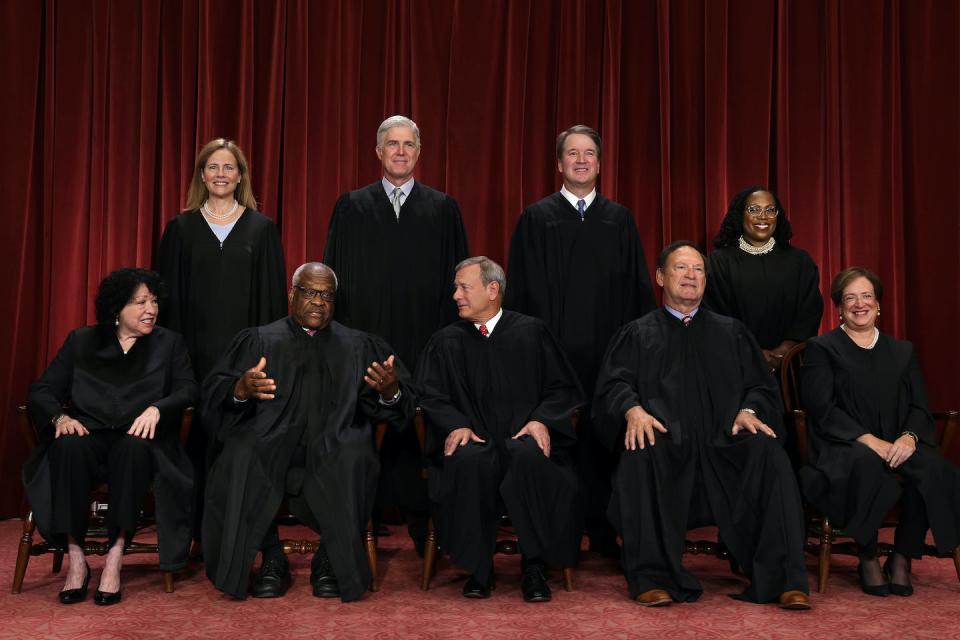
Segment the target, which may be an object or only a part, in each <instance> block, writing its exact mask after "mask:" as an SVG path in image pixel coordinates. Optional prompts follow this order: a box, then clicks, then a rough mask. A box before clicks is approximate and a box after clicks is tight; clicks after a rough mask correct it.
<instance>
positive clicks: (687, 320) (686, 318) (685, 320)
mask: <svg viewBox="0 0 960 640" xmlns="http://www.w3.org/2000/svg"><path fill="white" fill-rule="evenodd" d="M682 320H683V326H685V327H689V326H690V323H691V322H693V317H692V316H683V318H682Z"/></svg>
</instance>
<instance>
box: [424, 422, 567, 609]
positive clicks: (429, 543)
mask: <svg viewBox="0 0 960 640" xmlns="http://www.w3.org/2000/svg"><path fill="white" fill-rule="evenodd" d="M578 419H579V411H578V412H577V413H575V414H574V416H573V419H572V421H573V427H574V429H576V427H577V420H578ZM414 424H415V426H416V430H417V439H418V440H419V441H420V450H421V451H425V450H426V434H427V431H426V425H425V423H424V416H423V411H422V410H421V409H420V407H417V415H416V418H415V422H414ZM426 476H427V470H426V469H424V470H423V477H424V479H426ZM437 551H438V546H437V532H436V529H435V528H434V526H433V518H432V517H431V518H430V519H429V521H428V523H427V540H426V544H425V545H424V549H423V573H422V574H421V575H420V589H421V590H422V591H427V590H428V589H430V581H431V580H432V579H433V576H434V575H435V574H436V571H437ZM496 553H502V554H504V555H516V554H518V553H520V544H519V541H518V540H517V534H516V531H514V529H513V526H512V524H511V522H510V519H509V518H508V517H507V516H503V517H502V518H501V519H500V526H499V527H498V529H497V544H496ZM563 588H564V590H565V591H573V569H572V568H571V567H564V568H563Z"/></svg>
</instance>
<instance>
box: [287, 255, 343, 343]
mask: <svg viewBox="0 0 960 640" xmlns="http://www.w3.org/2000/svg"><path fill="white" fill-rule="evenodd" d="M298 284H299V287H301V288H298V287H290V292H289V293H288V294H287V300H288V301H289V302H290V315H291V316H293V319H294V320H296V321H297V322H298V323H299V324H300V326H301V327H304V328H306V329H325V328H326V327H327V325H329V324H330V321H331V320H332V319H333V310H334V306H335V303H334V302H332V301H327V300H324V299H323V298H322V297H321V295H320V294H321V293H326V294H328V295H333V294H335V293H336V290H337V285H336V282H335V281H334V278H333V273H332V272H331V271H329V270H319V269H315V270H310V269H308V270H305V271H304V272H303V273H302V274H301V275H300V282H299V283H298ZM303 289H308V290H311V291H313V292H314V293H315V295H313V296H312V297H307V294H306V293H304V292H303Z"/></svg>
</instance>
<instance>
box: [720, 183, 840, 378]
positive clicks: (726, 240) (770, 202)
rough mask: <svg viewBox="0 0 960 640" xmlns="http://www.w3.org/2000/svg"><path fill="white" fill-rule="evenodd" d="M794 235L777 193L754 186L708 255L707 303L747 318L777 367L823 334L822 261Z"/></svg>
mask: <svg viewBox="0 0 960 640" xmlns="http://www.w3.org/2000/svg"><path fill="white" fill-rule="evenodd" d="M792 235H793V233H792V231H791V229H790V221H789V220H788V219H787V215H786V212H785V211H784V210H783V206H782V205H781V204H780V201H779V200H778V199H777V196H776V195H774V194H773V193H772V192H771V191H769V190H767V189H765V188H764V187H757V186H753V187H748V188H746V189H744V190H743V191H741V192H740V193H738V194H737V195H736V196H734V198H733V201H732V202H731V203H730V208H729V209H727V215H726V217H725V218H724V219H723V222H722V223H721V225H720V231H719V232H718V233H717V236H716V238H714V241H713V244H714V250H713V252H712V253H710V255H709V257H708V258H707V290H706V294H705V296H704V299H703V305H704V306H705V307H707V308H708V309H711V310H713V311H716V312H717V313H721V314H723V315H726V316H732V317H734V318H737V319H738V320H740V321H741V322H743V323H744V324H745V325H746V326H747V328H748V329H750V331H751V333H753V335H754V337H755V338H756V339H757V342H759V343H760V348H761V349H763V355H764V357H765V358H766V360H767V362H768V363H769V364H770V367H771V368H772V369H779V368H780V363H781V362H782V361H783V355H784V354H785V353H786V352H787V351H789V350H790V347H792V346H793V345H795V344H796V343H798V342H802V341H804V340H806V339H807V338H809V337H811V336H815V335H816V334H817V330H818V329H819V327H820V318H821V316H822V315H823V298H822V297H821V296H820V274H819V271H818V269H817V265H816V264H814V262H813V260H811V259H810V256H809V255H808V254H807V252H806V251H804V250H802V249H798V248H796V247H794V246H792V245H791V244H790V237H791V236H792Z"/></svg>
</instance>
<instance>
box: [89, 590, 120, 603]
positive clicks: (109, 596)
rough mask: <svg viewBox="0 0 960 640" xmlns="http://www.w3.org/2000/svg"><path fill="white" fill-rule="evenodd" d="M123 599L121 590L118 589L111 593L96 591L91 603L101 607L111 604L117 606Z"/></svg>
mask: <svg viewBox="0 0 960 640" xmlns="http://www.w3.org/2000/svg"><path fill="white" fill-rule="evenodd" d="M121 598H123V590H122V589H118V590H117V591H114V592H113V593H110V592H108V591H100V589H97V590H96V592H94V594H93V603H94V604H98V605H100V606H101V607H109V606H110V605H111V604H117V603H118V602H120V600H121Z"/></svg>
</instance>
